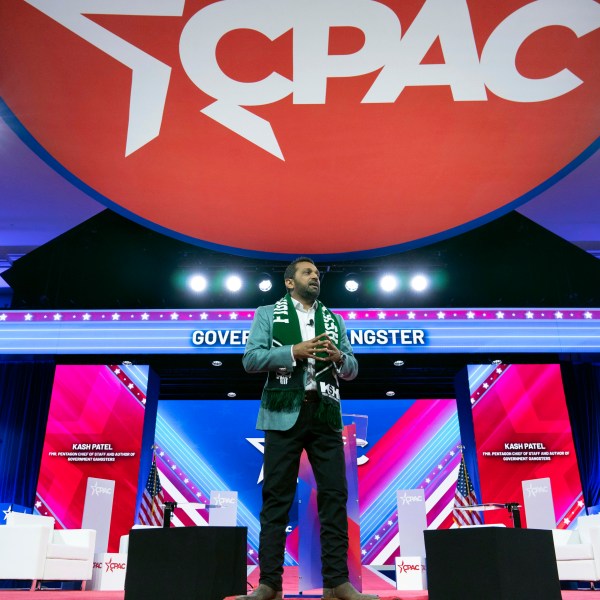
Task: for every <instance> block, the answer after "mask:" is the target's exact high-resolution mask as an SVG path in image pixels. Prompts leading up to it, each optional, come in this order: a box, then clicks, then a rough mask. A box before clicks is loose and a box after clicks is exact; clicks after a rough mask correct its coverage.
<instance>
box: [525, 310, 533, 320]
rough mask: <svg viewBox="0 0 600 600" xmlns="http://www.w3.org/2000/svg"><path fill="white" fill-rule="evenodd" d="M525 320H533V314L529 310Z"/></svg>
mask: <svg viewBox="0 0 600 600" xmlns="http://www.w3.org/2000/svg"><path fill="white" fill-rule="evenodd" d="M525 318H526V319H533V313H532V312H531V311H530V310H528V311H527V312H526V313H525Z"/></svg>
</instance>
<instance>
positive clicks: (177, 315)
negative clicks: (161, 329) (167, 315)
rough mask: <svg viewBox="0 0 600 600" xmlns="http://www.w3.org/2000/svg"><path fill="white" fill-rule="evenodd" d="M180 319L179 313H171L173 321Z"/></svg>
mask: <svg viewBox="0 0 600 600" xmlns="http://www.w3.org/2000/svg"><path fill="white" fill-rule="evenodd" d="M177 319H179V314H178V313H176V312H173V313H171V321H177Z"/></svg>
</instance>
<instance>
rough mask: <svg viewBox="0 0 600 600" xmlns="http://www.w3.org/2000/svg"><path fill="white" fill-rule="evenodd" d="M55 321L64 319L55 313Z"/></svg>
mask: <svg viewBox="0 0 600 600" xmlns="http://www.w3.org/2000/svg"><path fill="white" fill-rule="evenodd" d="M52 318H53V319H54V320H55V321H60V320H61V319H62V315H61V314H60V313H55V314H54V316H53V317H52Z"/></svg>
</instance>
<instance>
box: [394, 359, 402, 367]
mask: <svg viewBox="0 0 600 600" xmlns="http://www.w3.org/2000/svg"><path fill="white" fill-rule="evenodd" d="M394 366H395V367H403V366H404V361H403V360H395V361H394Z"/></svg>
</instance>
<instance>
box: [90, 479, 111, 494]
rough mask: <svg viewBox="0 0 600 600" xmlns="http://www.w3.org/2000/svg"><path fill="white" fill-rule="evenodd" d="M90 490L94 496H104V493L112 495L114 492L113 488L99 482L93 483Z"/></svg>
mask: <svg viewBox="0 0 600 600" xmlns="http://www.w3.org/2000/svg"><path fill="white" fill-rule="evenodd" d="M90 490H91V492H92V496H102V495H103V494H109V495H110V494H112V493H113V488H111V487H105V486H102V485H99V484H98V483H97V482H96V483H94V484H93V485H90Z"/></svg>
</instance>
